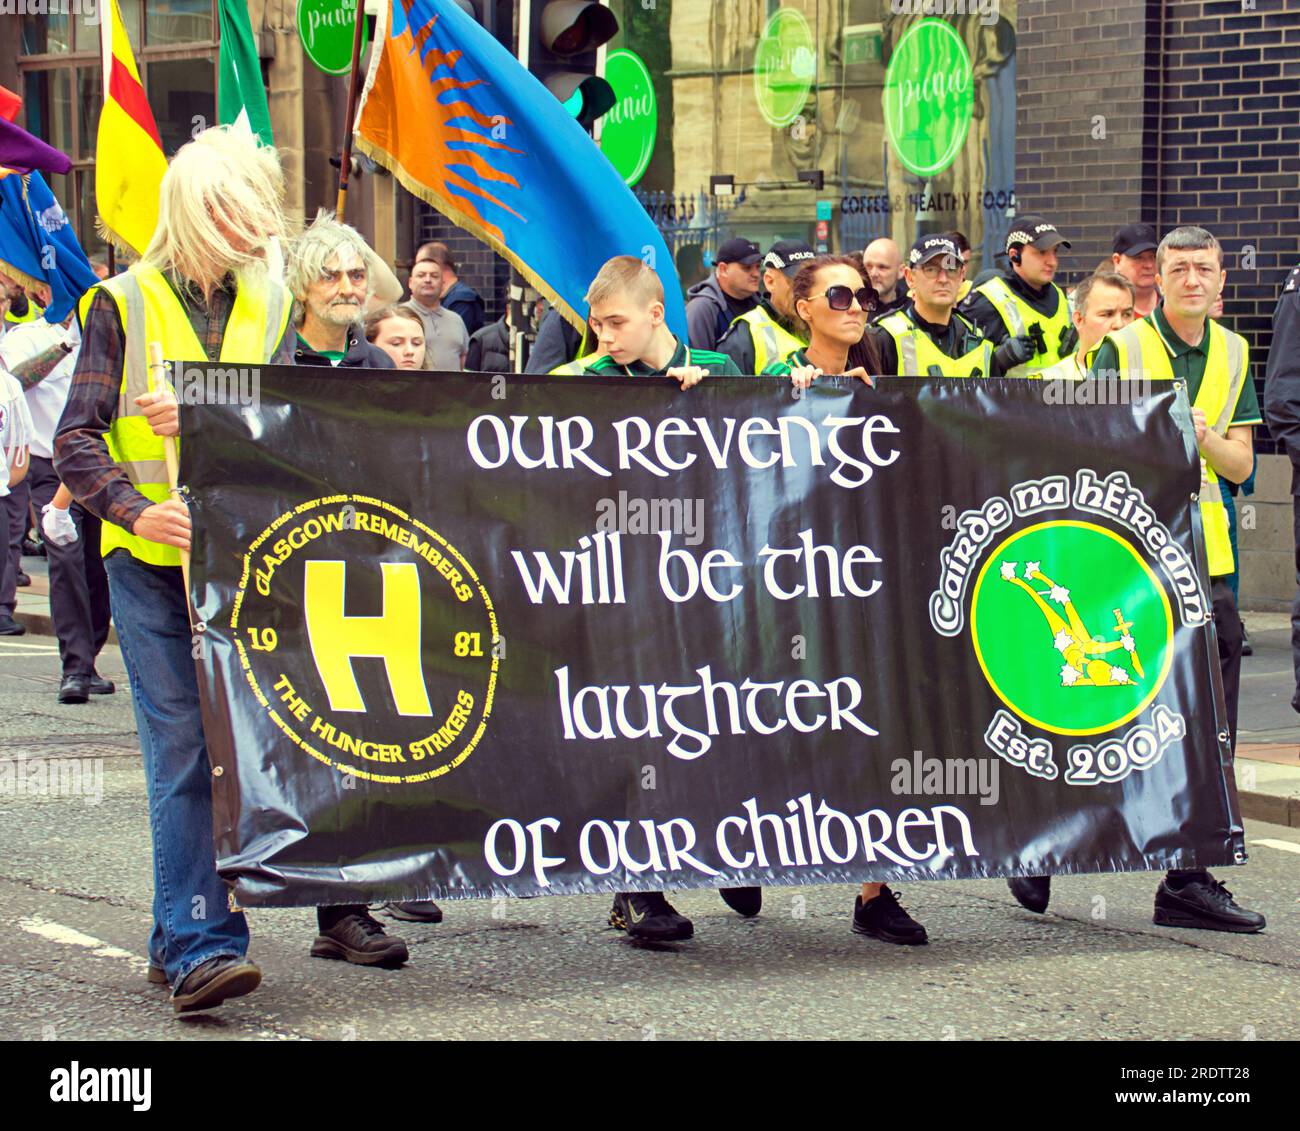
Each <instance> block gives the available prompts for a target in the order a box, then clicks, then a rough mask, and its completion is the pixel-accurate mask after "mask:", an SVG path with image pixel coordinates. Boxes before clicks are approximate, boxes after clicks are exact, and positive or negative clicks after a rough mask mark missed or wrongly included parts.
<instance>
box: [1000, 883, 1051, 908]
mask: <svg viewBox="0 0 1300 1131" xmlns="http://www.w3.org/2000/svg"><path fill="white" fill-rule="evenodd" d="M1007 887H1009V888H1010V889H1011V894H1012V895H1014V896H1015V897H1016V902H1017V903H1019V904H1020V906H1021V907H1023V908H1024V909H1025V910H1026V911H1033V912H1035V913H1037V914H1039V915H1041V914H1042V913H1043V912H1044V911H1046V910H1047V905H1048V903H1049V902H1050V901H1051V899H1052V877H1051V876H1014V877H1013V878H1011V879H1009V880H1007Z"/></svg>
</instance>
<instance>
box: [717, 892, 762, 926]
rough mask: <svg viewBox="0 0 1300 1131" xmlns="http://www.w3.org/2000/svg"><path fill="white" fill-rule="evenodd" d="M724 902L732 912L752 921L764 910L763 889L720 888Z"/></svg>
mask: <svg viewBox="0 0 1300 1131" xmlns="http://www.w3.org/2000/svg"><path fill="white" fill-rule="evenodd" d="M718 894H719V895H720V896H722V902H723V903H725V904H726V905H727V906H728V907H730V908H731V910H732V911H735V912H736V913H737V914H740V915H743V916H744V917H745V918H746V919H752V918H753V917H754V916H755V915H757V914H758V913H759V912H760V911H762V910H763V889H762V888H718Z"/></svg>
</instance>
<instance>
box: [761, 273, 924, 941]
mask: <svg viewBox="0 0 1300 1131" xmlns="http://www.w3.org/2000/svg"><path fill="white" fill-rule="evenodd" d="M875 306H876V293H875V291H874V290H873V289H872V286H871V283H870V281H869V280H868V279H867V275H866V272H865V271H864V270H863V267H862V264H861V263H859V262H858V260H856V259H854V258H851V257H850V256H847V255H822V256H819V257H818V258H816V259H813V260H811V261H809V262H808V263H806V264H805V265H804V266H803V267H802V268H800V270H799V274H797V275H796V276H795V277H794V308H795V312H796V313H797V314H798V315H799V317H800V318H802V319H803V320H804V322H805V323H806V324H807V326H808V329H809V332H810V338H809V342H808V348H807V349H803V350H798V351H796V352H795V353H794V354H793V355H791V357H790V358H789V360H788V361H779V362H774V363H773V364H772V365H769V366H768V367H767V368H766V369H765V370H763V373H764V375H772V376H781V377H789V378H790V379H791V380H792V381H793V382H794V384H795V385H797V386H799V387H800V388H807V387H808V386H809V385H811V384H812V383H813V382H814V381H815V380H816V379H817V378H818V377H821V376H823V375H824V374H827V373H830V374H844V375H846V376H849V377H860V378H861V379H862V380H863V381H865V382H866V383H867V384H868V385H873V386H874V384H875V381H874V380H873V379H872V376H871V374H873V373H879V372H880V355H879V352H878V351H877V349H876V344H875V341H874V340H873V338H872V337H871V335H870V334H868V333H867V319H868V318H870V317H871V311H872V310H873V309H874V308H875ZM853 930H854V932H856V933H857V934H860V935H871V936H872V937H873V938H877V939H883V940H884V941H885V942H892V943H903V944H906V945H910V946H915V945H917V944H919V943H924V942H927V941H928V940H927V938H926V933H925V928H924V927H923V926H921V924H920V923H918V922H917V921H916V920H915V919H913V918H912V917H911V916H910V915H909V914H908V913H907V912H906V911H905V910H904V909H903V907H902V906H901V905H900V904H899V902H898V900H897V899H896V898H895V896H894V893H893V892H892V891H890V890H889V888H888V887H887V886H886V885H884V884H863V885H862V894H861V895H859V896H858V898H857V899H856V900H855V901H854V905H853Z"/></svg>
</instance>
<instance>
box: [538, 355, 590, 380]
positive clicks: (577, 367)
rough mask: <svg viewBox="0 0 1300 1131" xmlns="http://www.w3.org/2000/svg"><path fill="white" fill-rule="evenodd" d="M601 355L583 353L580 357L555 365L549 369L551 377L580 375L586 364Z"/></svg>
mask: <svg viewBox="0 0 1300 1131" xmlns="http://www.w3.org/2000/svg"><path fill="white" fill-rule="evenodd" d="M600 356H601V355H600V354H598V353H588V354H583V356H582V357H575V358H574V359H573V360H572V361H566V362H565V363H564V364H563V365H557V366H556V367H555V368H554V369H552V370H551V372H550V374H549V376H551V377H581V376H582V375H583V374H584V373H586V372H587V366H589V365H590V364H591V363H592V362H593V361H595V360H596V359H597V358H598V357H600Z"/></svg>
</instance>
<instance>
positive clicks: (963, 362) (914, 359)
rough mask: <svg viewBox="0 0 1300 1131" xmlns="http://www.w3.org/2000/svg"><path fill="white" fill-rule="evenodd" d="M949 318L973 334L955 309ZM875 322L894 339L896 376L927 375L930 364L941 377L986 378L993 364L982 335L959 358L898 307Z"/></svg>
mask: <svg viewBox="0 0 1300 1131" xmlns="http://www.w3.org/2000/svg"><path fill="white" fill-rule="evenodd" d="M952 317H953V318H954V320H955V321H956V322H957V325H958V327H959V328H961V327H965V329H966V330H967V332H969V333H975V327H974V326H972V325H971V324H970V323H969V322H967V321H966V320H965V319H964V318H962V317H961V316H960V315H958V314H957V313H955V312H954V313H953V316H952ZM876 325H877V326H879V327H880V328H881V329H882V330H884V331H886V332H887V333H888V334H889V336H890V337H891V338H893V339H894V350H895V352H896V353H897V354H898V374H897V375H898V376H899V377H929V376H931V373H930V368H931V366H935V367H937V368H938V370H939V373H940V375H942V376H944V377H987V376H988V375H989V372H990V369H991V367H992V365H993V346H992V344H991V343H990V342H989V340H988V339H987V338H984V337H981V338H980V341H979V345H977V346H976V347H975V348H974V349H973V350H970V351H969V352H967V353H964V354H962V356H961V357H949V356H948V355H947V354H946V353H944V352H943V350H941V349H940V348H939V347H938V346H936V345H935V344H934V341H933V340H932V339H931V337H930V335H929V334H927V333H926V332H925V331H924V330H922V329H921V328H920V327H919V326H917V325H916V323H914V322H913V321H912V320H911V319H910V318H908V316H907V315H906V314H904V313H903V311H901V310H895V311H894V313H893V314H890V315H888V316H886V317H884V318H882V319H881V320H880V321H879V322H877V323H876Z"/></svg>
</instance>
